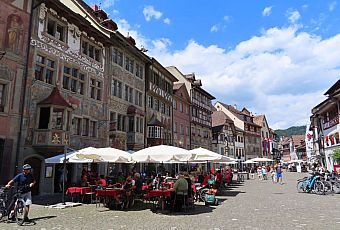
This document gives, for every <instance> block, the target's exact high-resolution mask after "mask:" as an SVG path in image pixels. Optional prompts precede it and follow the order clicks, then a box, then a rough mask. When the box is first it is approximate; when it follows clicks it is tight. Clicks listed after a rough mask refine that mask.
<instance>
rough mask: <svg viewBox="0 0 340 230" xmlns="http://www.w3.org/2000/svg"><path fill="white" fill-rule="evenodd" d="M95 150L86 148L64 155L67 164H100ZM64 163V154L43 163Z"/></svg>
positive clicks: (100, 160) (100, 159)
mask: <svg viewBox="0 0 340 230" xmlns="http://www.w3.org/2000/svg"><path fill="white" fill-rule="evenodd" d="M95 151H96V148H93V147H87V148H84V149H80V150H75V151H71V152H69V153H67V154H66V161H67V162H68V163H94V162H102V158H100V157H99V156H97V155H96V153H95ZM63 162H64V154H60V155H57V156H54V157H50V158H47V159H45V163H49V164H61V163H63Z"/></svg>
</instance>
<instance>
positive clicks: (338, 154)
mask: <svg viewBox="0 0 340 230" xmlns="http://www.w3.org/2000/svg"><path fill="white" fill-rule="evenodd" d="M332 158H333V161H334V164H335V163H338V164H340V148H339V149H335V150H333V155H332Z"/></svg>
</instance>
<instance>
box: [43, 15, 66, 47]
mask: <svg viewBox="0 0 340 230" xmlns="http://www.w3.org/2000/svg"><path fill="white" fill-rule="evenodd" d="M46 31H47V33H48V34H49V35H51V36H53V37H55V38H56V39H58V40H59V41H62V42H66V34H67V33H66V32H67V26H66V25H64V24H62V23H60V22H59V21H58V20H56V19H54V18H52V17H49V18H48V19H47V28H46Z"/></svg>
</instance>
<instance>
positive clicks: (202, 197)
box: [200, 188, 209, 202]
mask: <svg viewBox="0 0 340 230" xmlns="http://www.w3.org/2000/svg"><path fill="white" fill-rule="evenodd" d="M208 191H209V189H207V188H204V189H202V190H201V191H200V198H201V200H202V201H203V202H205V195H206V194H207V193H208Z"/></svg>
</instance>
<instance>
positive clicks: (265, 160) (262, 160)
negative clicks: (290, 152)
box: [251, 157, 274, 162]
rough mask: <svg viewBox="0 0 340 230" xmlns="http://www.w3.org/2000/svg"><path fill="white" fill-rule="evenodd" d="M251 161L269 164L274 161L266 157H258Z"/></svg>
mask: <svg viewBox="0 0 340 230" xmlns="http://www.w3.org/2000/svg"><path fill="white" fill-rule="evenodd" d="M251 161H255V162H269V161H274V160H272V159H268V158H265V157H262V158H261V157H256V158H253V159H251Z"/></svg>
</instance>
